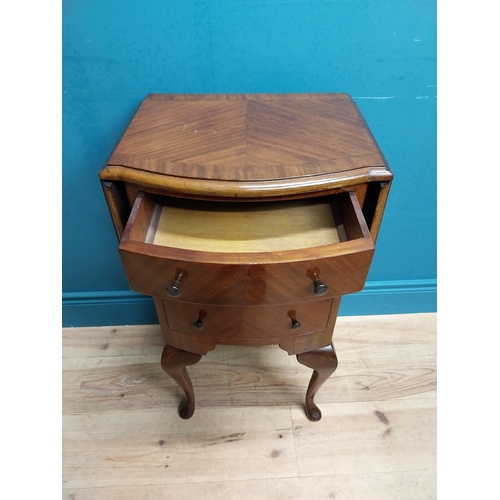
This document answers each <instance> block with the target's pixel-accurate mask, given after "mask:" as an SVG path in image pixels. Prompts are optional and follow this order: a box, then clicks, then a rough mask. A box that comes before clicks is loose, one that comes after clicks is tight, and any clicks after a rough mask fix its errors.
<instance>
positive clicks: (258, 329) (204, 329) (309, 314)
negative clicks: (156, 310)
mask: <svg viewBox="0 0 500 500" xmlns="http://www.w3.org/2000/svg"><path fill="white" fill-rule="evenodd" d="M163 303H164V307H165V313H166V317H167V323H168V327H169V328H170V329H172V330H176V331H180V332H184V333H191V334H195V335H200V336H208V337H212V338H217V339H238V340H247V339H248V340H258V339H268V338H280V337H287V336H299V335H304V334H307V333H311V332H315V331H318V330H323V329H325V328H326V325H327V323H328V317H329V313H330V306H331V300H318V301H315V302H310V303H307V302H306V303H300V304H285V305H278V306H261V307H231V306H214V305H210V304H186V303H180V302H178V303H175V302H173V301H164V302H163Z"/></svg>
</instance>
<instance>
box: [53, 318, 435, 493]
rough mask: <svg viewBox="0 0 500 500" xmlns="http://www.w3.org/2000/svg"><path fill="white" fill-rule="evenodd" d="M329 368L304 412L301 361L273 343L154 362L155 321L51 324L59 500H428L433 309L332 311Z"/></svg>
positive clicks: (431, 487) (157, 345)
mask: <svg viewBox="0 0 500 500" xmlns="http://www.w3.org/2000/svg"><path fill="white" fill-rule="evenodd" d="M334 344H335V349H336V351H337V355H338V357H339V361H340V363H339V367H338V369H337V371H336V372H335V373H334V375H332V377H331V378H330V379H328V380H327V381H326V382H325V384H324V385H323V387H322V389H321V390H320V392H319V393H318V396H317V398H316V399H317V402H318V404H319V405H320V407H321V410H322V413H323V418H322V420H321V421H320V422H318V423H311V422H309V421H308V420H307V418H306V416H305V413H304V407H303V400H304V393H305V389H306V387H307V384H308V382H309V378H310V369H308V368H306V367H304V366H302V365H300V364H299V363H298V362H297V361H296V359H295V356H288V355H287V354H286V353H285V352H284V351H282V350H281V349H279V348H278V347H274V346H273V347H235V346H218V347H217V348H216V349H215V350H213V351H210V352H209V353H208V354H207V355H206V356H204V357H203V358H202V360H201V361H200V362H199V363H197V364H196V365H193V366H192V367H191V368H190V375H191V379H192V381H193V386H194V388H195V392H196V398H197V409H196V412H195V414H194V416H193V417H192V418H191V419H190V420H187V421H184V420H182V419H180V418H179V417H178V416H177V414H176V412H175V407H176V406H177V405H178V402H179V399H180V397H181V396H182V390H181V389H180V388H179V386H178V385H177V384H176V383H175V382H174V381H173V380H171V379H170V378H169V377H167V376H166V375H165V373H164V372H163V370H162V369H161V366H160V362H159V361H160V357H161V353H162V350H163V339H162V335H161V331H160V327H159V326H158V325H150V326H129V327H114V328H111V327H103V328H79V329H78V328H75V329H64V330H63V394H62V398H63V498H64V499H65V500H83V499H90V500H95V499H120V500H123V499H125V500H128V499H137V498H145V499H160V500H162V499H167V498H180V499H198V498H204V499H218V498H221V497H225V498H237V499H247V498H248V499H265V500H275V499H278V500H279V499H290V500H292V499H296V498H302V497H305V496H306V495H307V496H313V497H314V498H320V499H322V498H324V499H332V498H334V499H336V500H346V499H352V500H358V499H369V500H372V499H375V500H378V499H383V500H391V499H394V500H396V499H399V500H401V499H407V500H409V499H414V500H420V499H422V498H436V315H435V314H415V315H391V316H370V317H357V318H354V317H352V318H351V317H340V318H338V320H337V326H336V330H335V336H334Z"/></svg>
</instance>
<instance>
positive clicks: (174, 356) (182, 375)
mask: <svg viewBox="0 0 500 500" xmlns="http://www.w3.org/2000/svg"><path fill="white" fill-rule="evenodd" d="M200 359H201V354H194V353H192V352H187V351H181V350H180V349H176V348H175V347H170V346H165V348H164V349H163V354H162V355H161V367H162V368H163V369H164V370H165V372H166V373H167V374H168V375H170V376H171V377H172V378H173V379H174V380H175V381H176V382H177V383H178V384H179V385H180V386H181V387H182V389H183V390H184V392H185V394H186V399H185V400H184V401H182V402H181V404H180V405H179V416H180V417H181V418H185V419H187V418H191V417H192V416H193V413H194V390H193V384H192V383H191V379H190V378H189V375H188V372H187V370H186V366H191V365H194V364H196V363H198V361H200Z"/></svg>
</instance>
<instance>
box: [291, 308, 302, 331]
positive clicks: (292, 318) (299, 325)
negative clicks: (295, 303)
mask: <svg viewBox="0 0 500 500" xmlns="http://www.w3.org/2000/svg"><path fill="white" fill-rule="evenodd" d="M295 314H296V313H295V311H293V310H292V311H288V317H289V318H290V319H291V320H292V329H293V330H297V329H298V328H300V327H301V324H300V323H299V322H298V321H297V318H296V317H295Z"/></svg>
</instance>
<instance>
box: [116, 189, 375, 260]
mask: <svg viewBox="0 0 500 500" xmlns="http://www.w3.org/2000/svg"><path fill="white" fill-rule="evenodd" d="M125 233H126V234H127V236H128V238H129V239H130V240H134V241H140V242H144V243H149V244H152V245H156V246H163V247H174V248H179V249H185V250H197V251H204V252H221V253H233V254H234V253H249V252H250V253H252V252H269V251H273V252H280V251H287V250H296V249H302V248H312V247H319V246H325V245H333V244H336V243H341V242H344V241H350V240H353V239H357V238H364V237H365V238H366V237H369V232H368V228H367V227H366V224H365V222H364V219H363V216H362V213H361V209H360V208H359V204H358V203H357V200H356V196H355V194H354V193H340V194H337V195H332V196H329V197H317V198H305V199H299V200H287V201H272V202H213V201H200V200H187V199H180V198H171V197H163V196H157V195H152V194H149V193H144V192H140V193H138V196H137V199H136V203H135V205H134V209H133V210H132V214H131V217H130V219H129V224H128V225H127V228H126V231H125Z"/></svg>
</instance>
